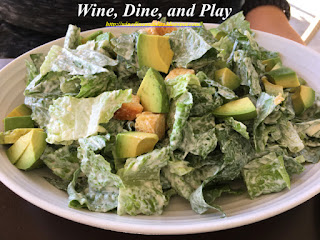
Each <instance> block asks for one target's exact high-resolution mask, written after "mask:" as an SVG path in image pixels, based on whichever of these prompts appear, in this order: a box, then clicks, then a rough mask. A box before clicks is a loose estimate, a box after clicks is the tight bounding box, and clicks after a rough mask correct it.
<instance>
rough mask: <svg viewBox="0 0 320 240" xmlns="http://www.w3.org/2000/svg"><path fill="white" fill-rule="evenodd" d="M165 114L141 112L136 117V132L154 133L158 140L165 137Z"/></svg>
mask: <svg viewBox="0 0 320 240" xmlns="http://www.w3.org/2000/svg"><path fill="white" fill-rule="evenodd" d="M165 127H166V118H165V114H162V113H152V112H143V113H140V114H138V115H137V118H136V124H135V128H136V131H138V132H147V133H155V134H157V135H158V137H159V139H162V138H163V137H164V135H165Z"/></svg>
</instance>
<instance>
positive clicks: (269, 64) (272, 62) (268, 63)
mask: <svg viewBox="0 0 320 240" xmlns="http://www.w3.org/2000/svg"><path fill="white" fill-rule="evenodd" d="M262 64H263V65H265V71H266V72H269V71H271V70H274V69H273V68H274V67H275V66H276V65H277V66H281V65H282V61H281V59H280V58H279V57H276V58H269V59H266V60H263V61H262Z"/></svg>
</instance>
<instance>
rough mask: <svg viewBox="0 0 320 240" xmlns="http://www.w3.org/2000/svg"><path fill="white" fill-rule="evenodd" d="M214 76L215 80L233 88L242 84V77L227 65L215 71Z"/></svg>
mask: <svg viewBox="0 0 320 240" xmlns="http://www.w3.org/2000/svg"><path fill="white" fill-rule="evenodd" d="M214 77H215V81H217V82H218V83H220V84H221V85H223V86H225V87H227V88H230V89H231V90H234V89H236V88H238V87H239V86H240V82H241V81H240V78H239V77H238V76H237V75H236V74H234V73H233V72H232V71H231V70H230V69H229V68H227V67H225V68H222V69H219V70H217V71H215V73H214Z"/></svg>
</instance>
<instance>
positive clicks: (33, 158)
mask: <svg viewBox="0 0 320 240" xmlns="http://www.w3.org/2000/svg"><path fill="white" fill-rule="evenodd" d="M28 134H31V138H30V141H29V144H28V146H27V148H26V149H25V150H24V152H23V154H22V155H21V157H20V158H19V159H18V161H17V162H16V164H15V165H16V167H17V168H19V169H22V170H29V169H34V168H36V167H39V166H40V165H41V164H42V161H41V160H40V156H41V155H42V153H43V152H44V150H45V148H46V146H47V142H46V138H47V134H46V133H45V132H42V131H35V130H32V131H31V132H29V133H28Z"/></svg>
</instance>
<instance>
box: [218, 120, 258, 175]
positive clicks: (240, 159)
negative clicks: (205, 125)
mask: <svg viewBox="0 0 320 240" xmlns="http://www.w3.org/2000/svg"><path fill="white" fill-rule="evenodd" d="M216 135H217V138H218V143H219V145H220V150H221V152H222V153H223V156H222V161H223V168H222V170H221V171H220V172H219V173H218V174H217V175H216V176H215V178H214V180H215V181H226V180H234V179H236V178H238V177H239V176H240V173H241V170H242V168H243V167H244V166H245V165H246V164H247V163H248V162H249V161H250V159H251V158H252V156H253V153H254V151H253V148H252V146H251V143H250V141H249V140H247V139H245V138H244V137H243V136H242V135H241V134H239V133H238V132H236V131H234V130H233V129H232V128H231V127H230V126H225V125H223V124H219V125H216Z"/></svg>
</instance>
